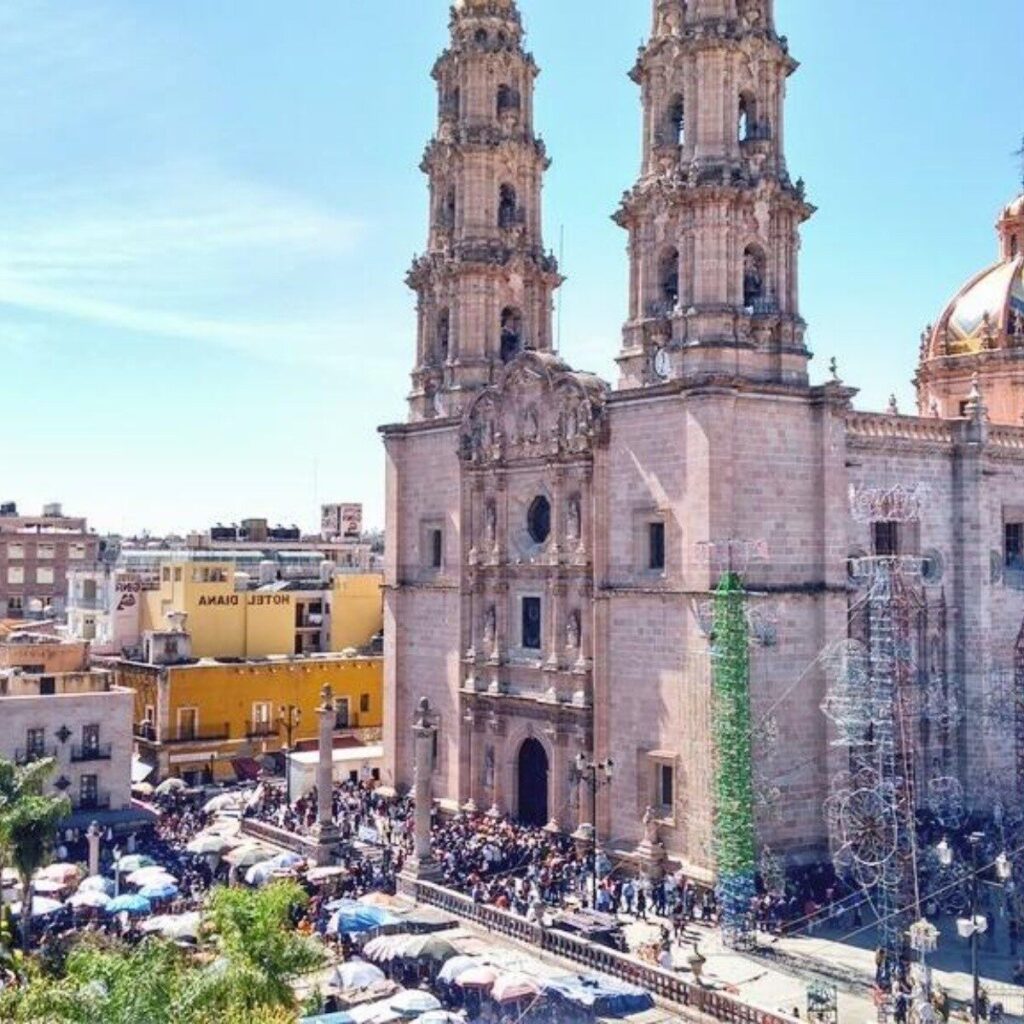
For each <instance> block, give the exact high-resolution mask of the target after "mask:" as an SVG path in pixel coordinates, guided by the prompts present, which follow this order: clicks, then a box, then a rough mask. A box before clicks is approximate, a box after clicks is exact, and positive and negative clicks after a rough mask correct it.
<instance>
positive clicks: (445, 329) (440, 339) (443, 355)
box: [436, 309, 451, 363]
mask: <svg viewBox="0 0 1024 1024" xmlns="http://www.w3.org/2000/svg"><path fill="white" fill-rule="evenodd" d="M450 335H451V314H450V313H449V312H448V310H447V309H442V310H441V312H440V313H438V314H437V337H436V340H437V358H438V361H439V362H442V363H446V362H448V349H449V338H450Z"/></svg>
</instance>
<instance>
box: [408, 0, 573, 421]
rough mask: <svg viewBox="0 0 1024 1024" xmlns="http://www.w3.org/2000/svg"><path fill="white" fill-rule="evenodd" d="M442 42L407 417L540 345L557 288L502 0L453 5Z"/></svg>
mask: <svg viewBox="0 0 1024 1024" xmlns="http://www.w3.org/2000/svg"><path fill="white" fill-rule="evenodd" d="M450 27H451V43H450V45H449V46H448V49H446V50H445V51H444V53H442V54H441V57H440V58H439V59H438V61H437V63H436V64H435V66H434V70H433V77H434V79H435V80H436V81H437V89H438V101H439V109H438V128H437V134H436V135H435V136H434V138H433V139H432V140H431V141H430V143H429V145H428V146H427V150H426V153H425V155H424V157H423V162H422V164H421V168H422V170H423V172H424V173H425V174H426V175H427V176H428V178H429V179H430V233H429V238H428V242H427V252H426V254H425V255H423V256H421V257H419V258H418V259H417V260H416V261H415V262H414V263H413V266H412V269H411V270H410V272H409V275H408V279H407V280H408V284H409V286H410V287H411V288H412V289H413V290H414V291H415V292H416V294H417V297H418V328H417V344H416V366H415V368H414V370H413V374H412V382H413V386H412V393H411V394H410V396H409V402H410V419H411V420H413V421H419V420H425V419H431V418H435V417H438V418H446V417H451V416H456V415H458V414H459V413H460V412H461V411H462V410H463V409H464V408H465V406H466V405H467V403H468V401H469V399H470V398H471V397H472V394H473V393H474V392H476V391H478V390H479V389H480V388H482V387H484V386H486V385H488V384H490V383H493V382H494V381H495V380H496V379H497V376H498V374H499V372H500V371H501V369H502V367H503V365H504V364H505V363H507V362H509V361H510V360H511V359H512V358H513V357H514V356H515V355H516V354H518V353H519V352H520V351H523V350H525V349H533V350H537V351H546V350H549V349H550V348H551V344H552V339H551V305H552V294H553V292H554V290H555V289H556V288H557V287H558V286H559V284H560V283H561V280H562V279H561V277H560V276H559V274H558V266H557V264H556V262H555V260H554V258H553V257H552V256H551V255H549V254H548V253H546V252H545V251H544V248H543V241H542V235H541V187H542V183H543V177H544V171H545V170H546V169H547V167H548V165H549V163H550V161H549V160H548V157H547V153H546V151H545V148H544V143H543V142H542V141H541V140H540V139H539V138H538V137H537V136H536V135H535V134H534V130H533V85H534V79H535V78H536V77H537V74H538V69H537V65H536V64H535V63H534V60H533V57H532V56H531V55H530V54H529V53H527V52H526V51H525V50H524V49H523V24H522V20H521V18H520V15H519V11H518V10H517V9H516V5H515V3H514V0H456V3H455V4H454V5H453V6H452V11H451V25H450Z"/></svg>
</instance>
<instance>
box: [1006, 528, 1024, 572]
mask: <svg viewBox="0 0 1024 1024" xmlns="http://www.w3.org/2000/svg"><path fill="white" fill-rule="evenodd" d="M1003 548H1004V554H1005V560H1006V567H1007V568H1008V569H1024V523H1005V524H1004V525H1003Z"/></svg>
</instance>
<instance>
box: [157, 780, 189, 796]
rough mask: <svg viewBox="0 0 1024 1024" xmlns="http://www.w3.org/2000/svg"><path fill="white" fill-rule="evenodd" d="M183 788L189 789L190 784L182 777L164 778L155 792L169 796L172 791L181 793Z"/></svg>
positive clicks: (158, 794)
mask: <svg viewBox="0 0 1024 1024" xmlns="http://www.w3.org/2000/svg"><path fill="white" fill-rule="evenodd" d="M183 789H188V786H186V785H185V783H184V781H183V780H182V779H164V781H163V782H161V783H160V785H159V786H157V787H156V789H155V790H153V792H154V793H156V795H157V796H168V795H170V794H171V793H180V792H181V791H182V790H183Z"/></svg>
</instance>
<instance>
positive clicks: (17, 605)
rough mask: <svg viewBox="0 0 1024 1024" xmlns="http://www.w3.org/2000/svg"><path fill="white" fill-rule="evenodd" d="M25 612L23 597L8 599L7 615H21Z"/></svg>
mask: <svg viewBox="0 0 1024 1024" xmlns="http://www.w3.org/2000/svg"><path fill="white" fill-rule="evenodd" d="M24 610H25V604H24V600H23V599H22V598H21V597H9V598H7V613H8V614H9V615H12V616H16V615H21V613H22V612H23V611H24Z"/></svg>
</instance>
